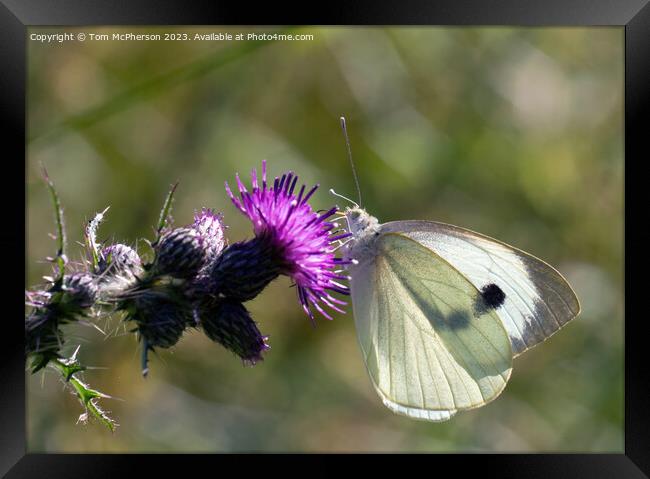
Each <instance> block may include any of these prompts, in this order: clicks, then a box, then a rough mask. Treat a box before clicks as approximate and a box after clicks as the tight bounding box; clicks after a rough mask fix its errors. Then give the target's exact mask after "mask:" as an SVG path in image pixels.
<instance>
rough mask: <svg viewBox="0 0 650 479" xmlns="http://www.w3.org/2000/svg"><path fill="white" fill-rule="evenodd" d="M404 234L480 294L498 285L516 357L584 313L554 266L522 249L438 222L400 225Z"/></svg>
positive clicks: (396, 228) (386, 228)
mask: <svg viewBox="0 0 650 479" xmlns="http://www.w3.org/2000/svg"><path fill="white" fill-rule="evenodd" d="M382 232H399V233H400V234H403V235H406V236H408V237H409V238H411V239H413V240H415V241H416V242H418V243H419V244H421V245H423V246H425V247H426V248H427V249H430V250H431V251H433V252H434V253H435V254H437V255H439V256H440V257H442V258H444V259H445V260H446V261H448V262H449V263H450V264H452V265H453V267H454V268H456V269H457V270H458V271H460V273H461V274H462V275H463V276H465V277H466V278H467V279H469V281H471V282H472V284H473V285H474V286H475V287H476V288H477V289H479V290H480V289H482V288H483V287H484V286H485V285H488V284H496V285H497V286H498V287H499V288H500V289H501V290H502V291H503V292H504V293H505V300H504V303H503V305H502V306H500V307H499V308H498V309H497V313H498V314H499V316H500V317H501V319H502V321H503V324H504V326H505V328H506V330H507V331H508V334H509V336H510V341H511V343H512V350H513V353H514V355H515V356H517V355H519V354H521V353H523V352H524V351H526V350H528V349H530V348H532V347H533V346H535V345H536V344H539V343H540V342H542V341H544V340H545V339H547V338H548V337H550V336H551V335H553V334H554V333H555V332H556V331H558V330H559V329H560V328H561V327H562V326H564V325H565V324H567V323H568V322H569V321H571V319H573V318H575V317H576V316H577V315H578V313H579V312H580V303H579V302H578V298H577V297H576V294H575V293H574V292H573V289H571V286H569V284H568V283H567V281H566V280H565V279H564V278H563V277H562V275H561V274H560V273H558V272H557V271H556V270H555V269H554V268H553V267H552V266H550V265H548V264H546V263H545V262H544V261H542V260H540V259H538V258H535V257H534V256H532V255H530V254H528V253H525V252H523V251H521V250H519V249H517V248H514V247H512V246H509V245H507V244H505V243H502V242H500V241H497V240H495V239H492V238H490V237H488V236H485V235H482V234H479V233H476V232H474V231H470V230H467V229H464V228H460V227H458V226H453V225H448V224H444V223H437V222H432V221H394V222H391V223H385V224H384V225H382Z"/></svg>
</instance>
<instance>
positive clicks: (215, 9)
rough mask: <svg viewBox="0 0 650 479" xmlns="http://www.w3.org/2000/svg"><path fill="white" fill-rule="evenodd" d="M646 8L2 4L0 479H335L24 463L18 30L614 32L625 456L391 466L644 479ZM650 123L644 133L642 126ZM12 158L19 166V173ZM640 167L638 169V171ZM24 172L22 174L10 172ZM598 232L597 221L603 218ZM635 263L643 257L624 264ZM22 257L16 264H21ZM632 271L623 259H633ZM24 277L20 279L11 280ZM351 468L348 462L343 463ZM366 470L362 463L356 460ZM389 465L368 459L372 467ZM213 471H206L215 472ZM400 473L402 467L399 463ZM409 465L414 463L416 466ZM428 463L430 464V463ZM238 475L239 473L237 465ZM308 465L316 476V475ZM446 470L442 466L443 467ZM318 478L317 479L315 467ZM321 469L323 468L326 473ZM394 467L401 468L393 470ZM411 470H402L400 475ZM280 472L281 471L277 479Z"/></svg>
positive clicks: (517, 3) (135, 463)
mask: <svg viewBox="0 0 650 479" xmlns="http://www.w3.org/2000/svg"><path fill="white" fill-rule="evenodd" d="M648 3H649V2H648V0H616V1H612V0H568V1H561V0H545V1H543V2H542V1H534V0H471V1H470V0H463V1H453V0H436V1H431V0H401V1H400V2H388V1H384V2H381V3H378V2H370V1H367V0H366V1H357V2H342V1H340V0H330V1H328V2H326V3H323V4H320V5H318V7H317V8H314V6H313V5H309V4H308V3H304V4H302V5H303V7H297V6H296V5H292V6H290V7H289V6H287V7H285V8H280V6H278V5H277V4H275V3H267V4H259V5H255V6H254V7H251V6H250V5H248V4H247V3H244V2H240V3H235V2H228V3H226V2H218V1H193V2H187V1H186V2H182V1H174V0H137V1H136V0H132V1H130V2H115V1H112V2H111V1H89V0H29V1H28V0H1V1H0V118H2V120H3V122H2V126H3V128H2V129H1V130H0V131H2V137H3V143H4V145H6V146H8V147H9V148H6V149H5V150H4V151H5V152H6V155H7V156H6V157H5V158H4V163H3V164H4V168H3V172H4V175H3V176H4V181H3V182H2V188H0V191H1V193H0V195H1V196H0V198H1V200H2V201H1V202H0V205H2V219H3V226H4V228H2V229H1V230H0V243H1V247H0V251H2V252H4V255H3V256H4V257H5V258H4V259H3V261H5V273H4V275H2V277H3V279H4V278H7V279H6V280H5V285H6V288H5V289H4V290H5V295H6V297H7V298H9V299H8V304H9V305H10V306H9V311H7V313H6V315H5V318H4V319H3V320H4V327H5V328H6V330H5V332H4V336H3V338H4V348H3V350H2V352H3V354H2V359H0V391H1V393H0V402H1V406H2V407H0V472H2V473H3V474H4V473H6V477H12V478H13V477H36V476H39V477H48V478H52V477H72V476H75V477H78V476H81V475H87V474H88V475H90V474H91V475H92V476H94V477H108V476H114V475H115V474H120V473H128V474H129V475H135V474H145V473H151V472H152V468H156V469H158V468H167V467H168V465H169V464H170V462H171V461H172V460H173V461H176V460H179V461H183V462H185V461H192V463H191V464H192V469H191V470H189V472H191V473H196V471H197V469H196V468H197V467H201V468H204V467H205V468H207V469H206V470H207V471H210V470H212V471H213V473H215V474H217V473H219V472H221V471H224V467H228V466H235V467H244V466H246V469H242V471H245V470H249V471H250V472H251V473H253V474H256V473H264V474H268V473H269V469H268V468H269V467H273V466H274V465H280V464H281V463H282V465H284V466H286V465H289V463H291V464H292V469H294V470H300V469H299V468H301V466H303V465H304V466H307V463H308V462H309V463H310V464H309V469H302V468H301V469H302V470H304V472H305V473H307V474H312V473H314V472H320V471H319V470H318V469H317V467H318V466H319V464H318V463H321V468H322V471H323V472H324V471H327V470H331V471H332V473H334V470H333V467H335V466H334V464H333V462H332V461H333V460H334V461H335V458H334V457H333V456H329V455H328V456H326V457H325V456H315V457H314V456H309V457H308V456H306V455H302V456H296V457H292V458H287V457H286V456H268V455H266V456H264V458H263V460H262V461H260V462H262V463H263V464H264V465H263V467H264V468H265V470H264V472H261V471H260V472H255V470H256V468H257V467H262V464H260V466H254V465H252V464H248V463H244V462H243V461H248V460H249V458H242V457H240V456H235V455H230V456H225V457H219V458H214V457H212V456H210V455H201V456H190V455H184V456H164V455H115V454H112V455H96V454H86V455H74V454H65V455H60V454H27V453H26V427H25V359H24V345H23V342H22V341H21V339H20V338H23V334H24V333H23V332H22V329H21V326H20V321H19V320H18V311H14V309H16V310H17V309H18V307H19V299H18V298H20V296H21V292H19V291H17V289H18V287H17V284H18V281H17V280H16V277H23V278H24V274H25V263H24V261H23V262H22V264H19V263H21V262H20V261H19V258H20V255H18V254H15V253H8V252H17V251H23V253H24V252H25V235H26V230H25V210H23V211H20V210H19V209H18V208H17V200H16V198H17V197H18V195H20V193H22V195H23V198H25V197H26V196H25V193H26V192H25V187H24V186H23V187H21V186H20V185H24V184H25V183H21V176H22V179H24V177H25V134H26V132H25V115H26V113H25V106H26V98H25V94H26V89H25V80H26V39H27V27H28V26H38V25H61V26H63V25H148V24H152V25H153V24H162V25H206V24H216V25H219V24H233V25H253V24H266V25H300V24H302V25H312V24H327V25H338V24H349V25H361V24H366V25H388V24H390V25H398V24H411V25H415V24H418V25H430V24H432V25H518V26H571V25H575V26H604V25H608V26H622V27H624V29H625V205H626V210H625V220H626V221H625V253H626V255H625V291H626V306H625V318H626V321H625V364H626V370H625V452H624V453H623V454H496V455H495V454H474V455H470V456H467V455H464V454H454V455H436V457H435V458H432V457H431V456H429V455H418V456H411V455H393V456H391V457H390V458H389V459H390V460H391V462H403V466H404V467H409V468H414V467H420V466H425V467H431V468H432V469H431V473H432V474H438V473H443V471H444V470H445V466H446V467H449V466H453V467H454V474H455V475H458V474H459V473H460V474H462V473H463V472H465V471H466V470H467V469H468V468H471V467H476V466H479V467H481V468H482V469H483V471H484V472H483V473H485V472H486V471H490V472H492V471H493V473H494V474H495V475H499V476H501V477H540V478H542V477H544V478H547V477H555V476H558V477H572V478H573V477H589V478H597V477H607V478H610V477H619V478H623V477H649V475H650V432H649V431H650V420H649V418H650V415H649V413H648V407H647V406H648V405H649V404H650V400H648V393H650V372H649V369H648V368H647V366H646V364H647V362H646V361H645V359H644V356H643V353H644V343H645V340H646V337H645V335H644V334H643V332H644V331H643V324H644V322H646V321H647V318H646V317H645V315H644V314H643V313H644V311H643V310H642V309H641V308H640V307H639V306H637V305H636V304H635V303H634V301H633V299H634V298H633V294H635V293H636V295H637V296H639V295H641V296H642V295H643V293H642V288H644V287H645V284H644V283H645V282H644V281H643V277H642V276H641V271H643V270H644V269H645V268H646V267H647V266H648V259H647V255H644V254H643V253H642V252H641V249H640V246H641V245H642V244H646V242H647V240H650V235H648V234H647V233H645V232H643V231H642V229H641V228H637V224H638V221H637V218H638V217H639V216H641V215H644V214H645V212H644V211H643V205H644V204H645V203H643V199H642V196H641V191H642V188H641V187H639V186H637V185H638V182H636V181H634V180H640V179H641V178H643V177H644V174H643V172H642V168H643V166H644V163H646V162H647V160H648V158H650V155H648V146H647V145H648V142H647V141H646V137H647V136H648V135H647V127H646V126H645V125H647V124H650V95H649V93H650V48H648V47H649V46H650V6H648ZM646 122H648V123H646ZM21 158H22V162H21ZM644 160H645V161H644ZM19 165H22V169H21V168H19V167H18V166H19ZM603 227H604V228H606V227H607V219H606V218H603ZM633 252H637V253H641V254H637V255H635V256H633ZM24 256H25V255H23V257H24ZM632 257H633V258H634V259H631V258H632ZM21 275H23V276H21ZM347 459H348V460H350V459H352V461H355V458H351V457H350V456H347ZM366 459H367V458H366ZM386 460H387V459H386V458H384V457H383V456H382V457H379V456H377V455H373V461H372V462H373V464H374V465H375V467H378V468H380V467H383V465H384V464H385V461H386ZM217 461H218V464H219V466H218V467H216V466H215V464H216V463H217ZM407 461H408V462H407ZM413 461H417V463H414V462H413ZM434 461H435V462H434ZM237 463H238V464H237ZM314 463H315V464H314ZM443 463H444V465H443ZM314 466H316V467H314ZM327 466H329V468H327ZM398 467H399V465H398ZM404 470H405V471H406V470H409V469H404ZM287 472H288V471H287Z"/></svg>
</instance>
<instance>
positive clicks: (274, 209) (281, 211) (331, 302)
mask: <svg viewBox="0 0 650 479" xmlns="http://www.w3.org/2000/svg"><path fill="white" fill-rule="evenodd" d="M251 177H252V185H253V188H252V191H251V192H249V191H248V190H247V189H246V187H245V186H244V185H243V183H242V182H241V180H240V179H239V175H237V176H236V178H237V186H238V189H239V195H240V196H239V198H236V197H235V195H233V193H232V191H231V190H230V187H229V186H228V183H227V182H226V191H227V192H228V195H229V196H230V199H231V200H232V202H233V204H234V205H235V206H236V207H237V208H238V209H239V210H240V211H241V212H242V213H244V214H245V215H246V216H247V217H248V218H249V219H250V220H251V221H252V222H253V230H254V232H255V237H256V240H258V241H259V242H261V243H264V245H265V246H266V247H267V248H269V249H271V250H272V251H273V252H274V254H273V255H272V258H273V262H274V263H275V264H274V265H273V266H275V267H276V268H277V270H278V272H279V273H280V274H284V275H287V276H289V277H290V278H292V279H293V281H294V282H295V284H296V286H297V290H298V298H299V300H300V303H301V304H302V307H303V309H304V310H305V313H306V314H307V315H308V316H309V317H310V318H311V319H313V317H314V316H313V313H312V311H311V307H312V306H313V307H314V308H315V309H316V310H317V311H319V312H320V313H321V314H322V315H323V316H325V317H326V318H328V319H332V318H331V316H329V315H328V314H327V313H326V312H325V311H324V309H323V308H322V306H321V303H322V304H325V305H327V306H328V307H330V308H331V309H333V310H335V311H338V312H341V313H343V312H344V311H343V310H342V309H341V308H339V307H338V306H337V304H338V305H345V304H346V303H345V302H344V301H341V300H339V299H336V298H334V297H333V296H332V295H331V294H330V293H329V291H334V292H338V293H342V294H349V290H348V287H347V286H345V285H343V284H341V283H339V282H337V280H346V279H348V278H347V276H342V275H340V274H339V273H338V272H337V271H335V270H336V268H339V267H341V266H342V265H344V264H348V263H349V262H350V261H349V260H346V259H341V258H337V257H336V256H335V250H336V246H337V245H338V243H339V241H340V240H342V239H343V238H346V237H348V236H350V234H349V233H343V234H338V235H337V234H336V233H335V230H336V228H337V225H336V224H335V223H332V222H330V221H327V219H328V218H330V217H331V216H332V215H334V214H335V213H336V212H337V208H336V207H334V208H331V209H330V210H328V211H326V212H325V213H322V214H320V215H319V214H318V213H317V212H315V211H314V210H313V209H312V207H311V205H310V204H309V203H308V200H309V198H310V197H311V196H312V195H313V194H314V192H315V191H316V189H317V188H318V185H316V186H314V187H313V188H311V189H310V190H309V191H307V192H305V186H304V185H302V186H301V188H300V190H299V192H298V194H297V195H296V194H295V193H294V191H295V189H296V184H297V182H298V177H297V176H295V175H294V174H293V173H292V172H288V173H286V174H284V175H282V177H281V178H277V177H276V178H275V180H274V182H273V185H272V186H270V187H269V186H268V185H267V182H266V161H263V162H262V184H261V185H260V184H259V183H258V178H257V172H256V170H255V169H253V171H252V174H251ZM252 241H255V240H252ZM233 246H235V245H233ZM226 252H227V250H226ZM226 252H225V253H224V254H226ZM259 261H263V259H260V260H259Z"/></svg>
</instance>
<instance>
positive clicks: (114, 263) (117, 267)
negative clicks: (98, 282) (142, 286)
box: [97, 243, 142, 279]
mask: <svg viewBox="0 0 650 479" xmlns="http://www.w3.org/2000/svg"><path fill="white" fill-rule="evenodd" d="M141 273H142V260H140V256H138V253H136V252H135V250H134V249H133V248H131V247H130V246H127V245H125V244H120V243H117V244H112V245H110V246H107V247H106V248H103V249H102V250H101V253H100V258H99V263H98V264H97V274H98V275H102V277H103V278H105V279H111V278H114V277H118V276H120V277H125V278H132V277H134V276H138V275H140V274H141Z"/></svg>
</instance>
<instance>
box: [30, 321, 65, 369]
mask: <svg viewBox="0 0 650 479" xmlns="http://www.w3.org/2000/svg"><path fill="white" fill-rule="evenodd" d="M63 342H64V336H63V333H62V332H61V329H60V328H59V326H58V321H56V318H55V317H54V314H53V313H52V312H51V311H48V310H47V309H38V310H35V311H34V312H32V314H30V315H29V317H28V318H27V319H26V320H25V354H26V355H32V363H31V368H32V372H36V371H38V370H39V369H41V368H43V367H44V366H45V365H46V364H47V363H48V362H49V361H50V360H51V359H52V358H55V357H57V355H58V351H59V348H60V347H61V345H62V344H63Z"/></svg>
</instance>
